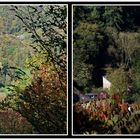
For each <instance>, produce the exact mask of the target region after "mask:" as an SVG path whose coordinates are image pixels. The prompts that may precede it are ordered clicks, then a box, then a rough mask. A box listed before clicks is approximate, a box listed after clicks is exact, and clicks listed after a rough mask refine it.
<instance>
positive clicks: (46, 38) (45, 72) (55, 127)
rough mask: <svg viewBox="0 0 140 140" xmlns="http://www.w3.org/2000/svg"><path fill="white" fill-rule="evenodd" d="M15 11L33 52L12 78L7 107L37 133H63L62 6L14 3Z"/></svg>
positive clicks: (64, 25) (64, 34)
mask: <svg viewBox="0 0 140 140" xmlns="http://www.w3.org/2000/svg"><path fill="white" fill-rule="evenodd" d="M11 10H13V11H14V13H15V15H16V16H17V17H18V18H19V19H20V20H21V21H22V23H23V24H24V26H25V27H24V28H25V30H26V31H27V32H28V33H29V34H31V40H32V44H31V47H32V48H33V49H34V51H35V53H34V55H32V56H31V58H29V59H27V60H26V68H27V69H28V70H27V71H26V74H24V75H22V76H20V77H19V79H18V80H16V81H13V83H12V85H13V86H11V87H9V89H10V91H11V95H9V96H8V97H7V99H6V100H5V104H6V105H7V106H8V107H12V108H13V109H14V110H16V111H18V112H20V113H21V114H22V115H23V116H24V117H25V118H27V120H28V121H29V122H30V123H31V124H32V125H33V126H34V127H35V129H36V131H38V133H43V134H44V133H45V134H46V133H47V134H61V133H62V134H65V133H66V125H67V113H66V112H67V108H66V106H67V91H66V84H67V82H66V78H67V76H66V70H67V69H66V64H67V62H66V46H67V44H66V41H67V20H66V19H67V13H66V6H63V5H47V6H42V5H40V6H14V7H12V9H11Z"/></svg>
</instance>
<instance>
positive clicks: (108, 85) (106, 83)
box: [103, 76, 111, 90]
mask: <svg viewBox="0 0 140 140" xmlns="http://www.w3.org/2000/svg"><path fill="white" fill-rule="evenodd" d="M110 87H111V82H110V81H108V80H107V79H106V77H105V76H103V89H109V90H110Z"/></svg>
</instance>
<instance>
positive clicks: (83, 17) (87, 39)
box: [73, 5, 140, 134]
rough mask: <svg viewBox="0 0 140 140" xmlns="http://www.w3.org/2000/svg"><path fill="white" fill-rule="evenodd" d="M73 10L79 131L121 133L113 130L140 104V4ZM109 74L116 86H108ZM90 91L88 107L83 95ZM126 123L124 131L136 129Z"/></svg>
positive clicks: (75, 107)
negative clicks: (105, 79) (105, 80)
mask: <svg viewBox="0 0 140 140" xmlns="http://www.w3.org/2000/svg"><path fill="white" fill-rule="evenodd" d="M73 12H74V13H73V80H74V103H75V104H74V117H75V121H74V123H75V129H74V133H86V131H87V133H92V134H93V133H117V132H113V131H109V130H113V128H114V127H115V126H116V125H117V123H118V122H119V121H120V119H122V120H123V118H122V117H124V119H125V113H126V112H128V107H130V106H133V105H132V104H133V103H134V104H135V103H136V104H137V105H138V106H139V104H140V21H139V18H140V7H139V6H115V5H114V6H111V5H110V6H84V5H83V6H74V7H73ZM103 76H104V77H105V78H107V80H109V82H110V83H111V87H110V89H109V88H106V89H105V88H103ZM86 93H87V94H86ZM88 93H92V96H93V99H91V100H92V101H91V100H90V101H91V102H90V101H89V104H88V105H87V108H86V109H83V108H84V107H83V106H84V104H85V103H83V102H80V101H81V100H80V99H79V100H78V96H79V98H80V96H83V97H84V96H85V95H86V96H87V95H88ZM101 94H102V97H101V96H100V95H101ZM103 96H104V97H103ZM105 98H106V99H105ZM96 100H99V102H98V103H97V102H96ZM77 101H79V102H77ZM99 104H100V105H99ZM125 105H126V106H127V107H125ZM80 106H81V110H80V111H78V110H79V108H80ZM96 107H97V108H96ZM120 112H121V113H122V114H120ZM124 112H125V113H124ZM80 113H81V114H82V115H83V116H82V117H80V116H81V115H80ZM78 115H79V117H80V118H79V122H80V121H81V123H79V122H77V120H78V119H76V118H77V117H78ZM129 115H130V114H129ZM130 116H131V115H130ZM113 117H114V118H113ZM138 118H140V117H138ZM97 120H99V121H97ZM111 123H112V124H111ZM102 124H103V125H104V126H103V127H104V128H103V127H102ZM126 124H129V123H126ZM126 124H125V123H124V122H123V124H122V127H121V126H120V127H119V128H120V131H119V132H118V133H133V131H129V130H128V131H123V130H124V127H126ZM132 124H134V123H133V122H132ZM93 126H94V127H93ZM77 128H81V129H80V130H79V131H78V130H77ZM122 128H123V130H121V129H122ZM130 128H131V127H130ZM133 128H134V127H133V126H132V129H133ZM105 129H106V130H105ZM125 130H126V128H125ZM133 130H134V129H133Z"/></svg>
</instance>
